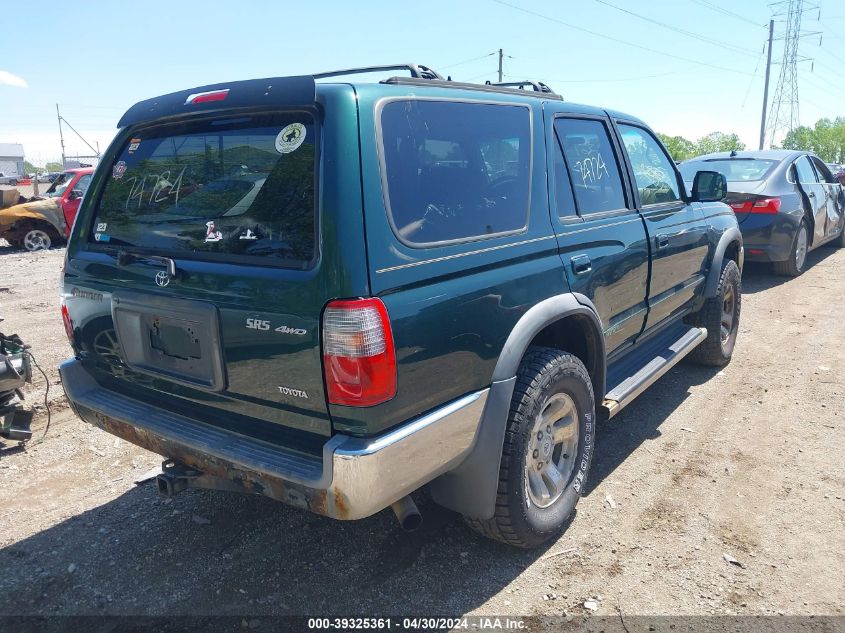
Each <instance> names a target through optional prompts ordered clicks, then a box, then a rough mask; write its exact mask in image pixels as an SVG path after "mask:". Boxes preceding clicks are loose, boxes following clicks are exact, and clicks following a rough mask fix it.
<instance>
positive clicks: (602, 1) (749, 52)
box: [594, 0, 757, 57]
mask: <svg viewBox="0 0 845 633" xmlns="http://www.w3.org/2000/svg"><path fill="white" fill-rule="evenodd" d="M594 1H595V2H598V3H599V4H603V5H605V6H606V7H610V8H611V9H616V10H617V11H621V12H622V13H627V14H628V15H631V16H633V17H635V18H638V19H640V20H643V21H644V22H649V23H651V24H656V25H657V26H660V27H662V28H664V29H668V30H670V31H675V32H676V33H680V34H681V35H686V36H687V37H691V38H693V39H696V40H700V41H702V42H706V43H707V44H716V45H718V46H722V47H724V48H727V49H729V50H733V51H735V52H737V53H739V54H741V55H748V56H750V57H756V56H757V53H755V52H754V51H753V50H751V49H748V48H742V47H740V46H737V45H736V44H731V43H729V42H723V41H722V40H716V39H713V38H710V37H707V36H705V35H699V34H698V33H693V32H692V31H687V30H686V29H682V28H679V27H677V26H673V25H671V24H666V23H665V22H661V21H660V20H655V19H653V18H649V17H646V16H644V15H641V14H639V13H637V12H636V11H629V10H628V9H625V8H623V7H619V6H617V5H615V4H613V3H611V2H608V1H607V0H594Z"/></svg>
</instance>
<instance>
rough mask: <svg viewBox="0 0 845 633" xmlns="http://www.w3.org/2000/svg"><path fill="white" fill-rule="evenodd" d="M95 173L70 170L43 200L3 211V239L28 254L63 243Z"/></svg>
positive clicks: (0, 227) (0, 234)
mask: <svg viewBox="0 0 845 633" xmlns="http://www.w3.org/2000/svg"><path fill="white" fill-rule="evenodd" d="M93 173H94V170H93V169H91V168H84V169H69V170H67V171H66V172H64V173H62V175H61V176H60V177H59V178H56V180H54V181H53V184H52V185H50V187H48V188H47V190H46V191H45V192H44V194H43V197H42V196H39V197H37V198H32V199H30V200H29V201H27V202H25V203H23V204H18V205H16V206H13V207H9V208H8V209H3V210H0V237H2V238H4V239H5V240H6V241H7V242H9V243H10V244H11V245H12V246H14V247H16V248H23V249H26V250H28V251H39V250H43V249H48V248H51V247H52V246H55V245H57V244H60V243H61V242H63V241H64V240H65V239H66V238H67V236H68V235H70V228H71V226H73V221H74V219H75V218H76V213H77V211H78V210H79V203H80V201H81V200H82V196H84V195H85V192H86V190H87V189H88V186H89V185H90V184H91V177H92V174H93Z"/></svg>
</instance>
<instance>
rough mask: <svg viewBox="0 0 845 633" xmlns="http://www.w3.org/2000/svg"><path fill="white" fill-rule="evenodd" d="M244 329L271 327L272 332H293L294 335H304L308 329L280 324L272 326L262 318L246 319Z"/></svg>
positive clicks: (262, 329)
mask: <svg viewBox="0 0 845 633" xmlns="http://www.w3.org/2000/svg"><path fill="white" fill-rule="evenodd" d="M246 329H248V330H261V331H262V332H266V331H268V330H271V329H272V330H273V331H274V332H278V333H279V334H295V335H296V336H305V335H306V334H308V330H305V329H303V328H293V327H288V326H287V325H280V326H279V327H276V328H274V327H273V324H272V323H270V321H265V320H263V319H247V320H246Z"/></svg>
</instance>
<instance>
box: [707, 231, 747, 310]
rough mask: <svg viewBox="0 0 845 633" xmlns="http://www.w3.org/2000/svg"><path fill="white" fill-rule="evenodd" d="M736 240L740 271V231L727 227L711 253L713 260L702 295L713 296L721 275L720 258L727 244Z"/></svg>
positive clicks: (741, 254) (722, 258)
mask: <svg viewBox="0 0 845 633" xmlns="http://www.w3.org/2000/svg"><path fill="white" fill-rule="evenodd" d="M734 242H737V243H738V244H739V272H740V273H741V272H742V264H743V259H744V255H743V250H742V233H740V232H739V229H738V228H737V227H735V226H732V227H731V228H729V229H727V230H726V231H725V232H724V233H722V237H720V238H719V243H718V244H717V245H716V250H715V252H714V253H713V261H712V262H711V264H710V272H709V273H707V285H706V286H705V287H704V296H705V297H707V298H709V297H715V296H716V290H717V289H718V287H719V277H721V275H722V260H724V258H725V251H726V250H728V246H730V245H731V244H733V243H734Z"/></svg>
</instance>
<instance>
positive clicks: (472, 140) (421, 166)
mask: <svg viewBox="0 0 845 633" xmlns="http://www.w3.org/2000/svg"><path fill="white" fill-rule="evenodd" d="M381 142H382V152H383V160H384V166H383V181H384V187H385V189H386V193H387V196H386V198H387V206H388V212H389V214H390V218H391V223H392V225H393V229H394V231H395V232H396V234H397V235H398V236H399V238H400V239H401V240H402V241H403V242H405V243H407V244H409V245H411V246H426V245H431V244H443V243H450V242H459V241H464V240H472V239H481V238H484V237H489V236H493V235H501V234H504V233H510V232H515V231H520V230H522V229H524V228H525V226H526V224H527V220H528V205H529V182H530V178H531V174H530V172H531V111H530V109H529V108H528V107H525V106H518V105H517V106H511V105H505V104H495V105H494V104H487V103H469V102H457V101H434V100H422V99H402V100H395V101H389V102H387V103H386V104H385V105H384V106H383V109H382V111H381Z"/></svg>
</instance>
